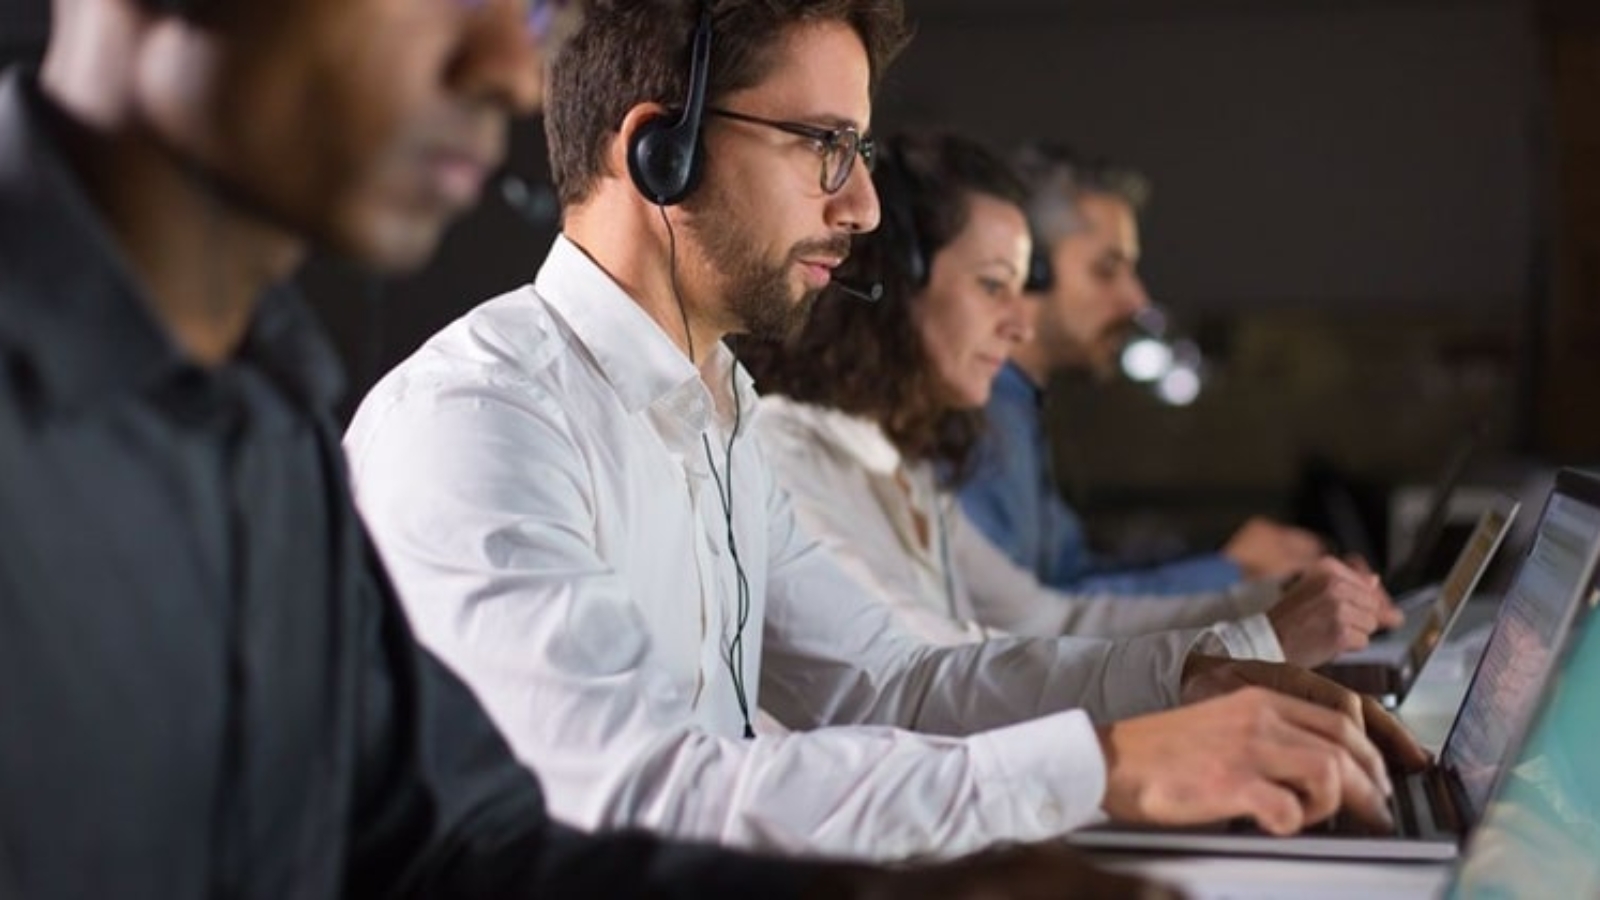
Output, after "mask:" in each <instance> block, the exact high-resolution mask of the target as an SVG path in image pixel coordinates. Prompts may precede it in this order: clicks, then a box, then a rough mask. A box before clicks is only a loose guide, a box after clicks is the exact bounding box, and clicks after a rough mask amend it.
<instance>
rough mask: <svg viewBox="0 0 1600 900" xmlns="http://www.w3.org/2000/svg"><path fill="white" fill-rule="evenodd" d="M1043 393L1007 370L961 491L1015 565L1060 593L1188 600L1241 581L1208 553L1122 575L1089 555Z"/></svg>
mask: <svg viewBox="0 0 1600 900" xmlns="http://www.w3.org/2000/svg"><path fill="white" fill-rule="evenodd" d="M1042 407H1043V394H1042V393H1041V391H1040V390H1039V388H1038V387H1036V386H1035V385H1034V384H1033V382H1032V381H1030V380H1029V379H1028V376H1027V375H1025V374H1023V372H1022V370H1021V369H1019V368H1017V367H1016V365H1015V364H1012V363H1007V364H1006V366H1005V368H1003V369H1001V370H1000V375H999V376H998V377H997V378H996V379H995V383H994V393H993V394H992V395H991V396H990V398H989V406H988V410H987V413H988V427H987V431H986V433H985V434H984V438H983V442H982V443H981V444H980V445H979V448H978V454H977V463H976V465H975V466H974V468H973V474H972V478H971V480H969V481H968V482H967V483H966V485H965V486H964V487H962V489H961V505H962V507H963V508H964V509H965V510H966V513H967V516H968V518H970V519H971V520H972V521H973V522H974V523H976V524H977V526H978V528H980V529H981V530H982V531H983V533H984V534H985V535H987V536H988V538H989V540H990V541H992V542H993V543H994V544H995V546H997V547H999V548H1000V549H1001V550H1002V551H1003V552H1004V553H1005V554H1006V555H1007V556H1009V557H1011V559H1012V561H1014V562H1015V563H1017V565H1019V566H1022V567H1023V568H1025V569H1029V570H1031V571H1032V572H1033V573H1034V574H1035V575H1036V576H1037V577H1038V579H1039V581H1040V582H1042V583H1044V584H1048V585H1050V586H1051V587H1054V588H1058V589H1060V590H1070V591H1082V592H1106V593H1114V594H1191V593H1199V592H1201V591H1211V590H1220V589H1223V588H1226V587H1229V586H1230V585H1233V584H1235V583H1237V582H1238V581H1240V580H1241V579H1242V578H1243V573H1242V572H1240V570H1239V567H1238V566H1236V565H1234V564H1233V563H1232V562H1231V561H1229V560H1228V559H1227V558H1226V557H1224V556H1221V555H1219V554H1207V555H1202V556H1194V557H1188V558H1185V559H1180V560H1175V561H1173V562H1169V563H1164V564H1161V565H1157V566H1148V567H1144V568H1137V569H1132V568H1120V569H1119V568H1118V567H1117V566H1116V565H1115V564H1114V563H1112V562H1111V561H1108V560H1103V559H1099V558H1097V557H1096V556H1095V554H1094V553H1093V552H1092V551H1091V550H1090V549H1089V545H1088V540H1087V538H1086V537H1085V535H1084V530H1083V521H1082V520H1081V519H1080V518H1079V517H1078V514H1077V513H1075V512H1073V510H1072V508H1071V507H1069V506H1067V504H1066V502H1065V501H1063V500H1062V499H1061V492H1060V490H1059V488H1058V487H1057V485H1056V482H1055V477H1054V474H1053V473H1052V472H1051V468H1050V446H1049V443H1048V441H1047V440H1046V437H1045V431H1044V422H1043V420H1042V418H1041V416H1040V412H1041V410H1042Z"/></svg>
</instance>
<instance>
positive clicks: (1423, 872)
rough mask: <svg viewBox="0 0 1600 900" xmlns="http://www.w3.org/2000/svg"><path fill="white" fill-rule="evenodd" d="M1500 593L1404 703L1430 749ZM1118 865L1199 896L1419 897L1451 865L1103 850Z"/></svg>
mask: <svg viewBox="0 0 1600 900" xmlns="http://www.w3.org/2000/svg"><path fill="white" fill-rule="evenodd" d="M1498 600H1499V598H1486V599H1484V600H1479V599H1476V598H1475V599H1474V600H1473V601H1472V602H1471V603H1469V604H1468V605H1467V608H1466V609H1464V610H1462V613H1461V621H1459V622H1457V623H1456V627H1455V628H1454V629H1452V631H1451V637H1450V639H1449V640H1448V641H1447V642H1446V643H1445V644H1444V646H1442V647H1440V648H1439V650H1438V651H1437V652H1435V653H1434V654H1433V658H1431V659H1429V660H1428V664H1427V665H1426V666H1425V667H1424V668H1423V670H1422V673H1421V674H1420V675H1419V676H1418V677H1417V683H1416V684H1415V685H1413V686H1412V689H1411V693H1410V694H1409V695H1407V697H1406V699H1405V702H1404V703H1402V704H1401V705H1400V709H1399V715H1400V719H1401V721H1403V722H1405V723H1406V725H1407V726H1408V727H1410V728H1411V730H1412V733H1413V734H1415V735H1416V736H1417V739H1418V740H1420V741H1421V742H1422V743H1423V744H1424V745H1425V746H1427V747H1428V748H1430V749H1432V750H1435V751H1437V750H1438V748H1439V747H1440V746H1442V745H1443V744H1444V740H1445V737H1446V736H1448V734H1449V732H1450V724H1451V722H1452V721H1454V719H1455V713H1456V708H1457V707H1459V706H1460V705H1461V697H1462V695H1463V694H1465V693H1466V690H1467V681H1468V680H1469V679H1470V678H1471V676H1472V670H1473V668H1474V667H1475V666H1476V665H1477V662H1478V657H1479V656H1480V655H1482V653H1483V646H1484V641H1485V640H1486V639H1487V637H1488V630H1489V625H1490V623H1491V622H1492V621H1493V619H1494V614H1495V610H1496V609H1497V608H1498V606H1499V603H1498ZM1094 858H1095V859H1096V860H1097V861H1099V862H1101V863H1103V864H1105V865H1106V866H1109V867H1110V868H1113V869H1119V870H1122V871H1126V872H1137V873H1139V874H1142V875H1148V876H1150V877H1152V878H1158V879H1161V880H1163V881H1166V882H1169V883H1171V884H1175V885H1178V886H1180V887H1182V888H1183V889H1184V890H1185V891H1187V892H1188V893H1189V894H1190V896H1192V897H1196V898H1209V900H1224V898H1227V900H1234V898H1246V897H1249V898H1286V900H1287V898H1293V900H1320V898H1328V900H1334V898H1338V900H1345V898H1348V897H1350V896H1351V895H1352V894H1356V893H1358V894H1359V895H1360V896H1361V898H1362V900H1422V898H1432V897H1435V896H1437V895H1438V894H1439V893H1440V891H1441V890H1442V889H1443V888H1444V886H1445V882H1446V880H1447V879H1448V877H1449V874H1450V866H1449V865H1448V864H1446V863H1364V862H1340V861H1330V860H1304V859H1279V858H1261V857H1240V856H1197V855H1187V854H1161V853H1120V852H1118V853H1112V852H1098V853H1095V854H1094Z"/></svg>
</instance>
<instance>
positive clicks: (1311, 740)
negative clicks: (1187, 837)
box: [1100, 687, 1393, 834]
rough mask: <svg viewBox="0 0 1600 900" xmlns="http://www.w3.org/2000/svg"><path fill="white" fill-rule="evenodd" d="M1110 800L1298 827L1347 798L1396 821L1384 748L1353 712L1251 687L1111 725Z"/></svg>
mask: <svg viewBox="0 0 1600 900" xmlns="http://www.w3.org/2000/svg"><path fill="white" fill-rule="evenodd" d="M1100 744H1101V746H1102V747H1103V748H1104V750H1105V756H1106V773H1107V774H1106V797H1105V802H1104V804H1103V805H1104V808H1105V811H1106V813H1107V814H1108V815H1110V816H1111V817H1112V818H1114V819H1120V820H1124V821H1131V822H1158V823H1162V824H1167V825H1191V824H1199V823H1204V822H1215V821H1219V820H1224V819H1232V818H1236V817H1240V816H1248V817H1250V818H1252V819H1254V820H1255V821H1256V824H1258V825H1259V826H1260V827H1261V828H1262V830H1264V831H1268V832H1271V833H1273V834H1293V833H1295V832H1297V831H1299V830H1300V829H1302V828H1304V827H1305V826H1307V825H1309V824H1312V823H1315V822H1318V821H1321V820H1323V819H1326V818H1328V817H1329V816H1331V815H1333V814H1334V813H1335V812H1337V811H1338V810H1339V809H1340V808H1341V807H1344V808H1348V809H1350V810H1351V811H1352V812H1354V813H1355V814H1356V815H1358V816H1360V817H1361V818H1362V819H1363V820H1364V821H1367V822H1368V823H1370V824H1372V825H1374V826H1376V827H1379V828H1385V829H1390V828H1392V827H1393V822H1392V821H1391V820H1390V817H1389V812H1388V796H1389V794H1390V792H1391V787H1390V784H1389V778H1388V774H1387V773H1386V772H1385V770H1384V764H1383V757H1382V755H1381V754H1379V752H1378V750H1377V748H1375V747H1374V746H1373V745H1372V743H1371V742H1369V741H1368V740H1367V738H1366V737H1365V736H1364V735H1363V734H1362V733H1361V729H1360V727H1359V726H1358V725H1357V724H1356V723H1355V722H1353V721H1351V719H1350V717H1349V716H1347V715H1343V714H1341V713H1339V712H1335V711H1334V710H1331V709H1327V708H1324V707H1321V706H1317V705H1315V704H1313V703H1308V702H1306V701H1304V700H1299V699H1296V698H1294V697H1290V696H1286V695H1284V694H1280V693H1277V692H1275V691H1271V690H1268V689H1266V688H1260V687H1252V688H1246V689H1244V690H1240V691H1235V692H1233V693H1229V694H1227V695H1226V696H1222V697H1216V698H1213V699H1210V700H1206V701H1203V702H1200V703H1196V704H1194V705H1192V706H1184V707H1180V708H1178V709H1175V710H1172V711H1169V712H1164V713H1157V714H1155V715H1149V716H1141V717H1139V718H1135V719H1128V720H1126V721H1122V722H1118V723H1116V724H1114V725H1112V726H1110V727H1109V728H1106V729H1104V730H1103V731H1102V732H1101V734H1100Z"/></svg>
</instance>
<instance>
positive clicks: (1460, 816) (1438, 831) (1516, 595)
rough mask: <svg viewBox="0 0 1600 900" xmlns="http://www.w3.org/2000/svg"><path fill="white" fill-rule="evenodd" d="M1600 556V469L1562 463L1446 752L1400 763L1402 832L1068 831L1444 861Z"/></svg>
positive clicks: (1484, 795) (1154, 846)
mask: <svg viewBox="0 0 1600 900" xmlns="http://www.w3.org/2000/svg"><path fill="white" fill-rule="evenodd" d="M1597 563H1600V480H1596V479H1595V478H1593V477H1591V476H1588V475H1584V474H1582V473H1579V472H1575V471H1570V470H1568V471H1563V472H1562V473H1561V474H1560V475H1559V476H1557V479H1556V485H1555V489H1554V490H1553V491H1552V492H1551V494H1550V498H1549V499H1548V500H1547V501H1546V503H1545V508H1544V512H1543V514H1542V515H1541V516H1540V519H1539V525H1538V529H1537V531H1536V534H1535V536H1534V540H1533V544H1532V546H1530V547H1529V549H1528V552H1527V555H1526V556H1524V558H1523V560H1522V564H1521V566H1520V567H1519V569H1518V571H1517V574H1516V577H1515V578H1514V579H1513V581H1512V584H1511V587H1510V589H1509V590H1508V591H1507V592H1506V597H1505V600H1504V601H1502V603H1501V605H1500V610H1499V614H1498V615H1497V616H1496V619H1495V626H1494V631H1493V632H1492V633H1491V634H1490V636H1489V641H1488V644H1487V645H1486V646H1485V648H1484V651H1483V656H1482V658H1481V659H1480V660H1479V662H1478V667H1477V669H1476V670H1475V671H1474V672H1473V675H1472V680H1471V682H1470V683H1469V684H1468V686H1467V691H1466V695H1465V696H1464V697H1463V698H1462V701H1461V707H1460V709H1459V710H1458V711H1457V713H1456V718H1455V723H1454V725H1452V726H1451V729H1450V736H1449V737H1448V738H1446V740H1445V742H1444V746H1443V748H1442V749H1441V750H1440V753H1439V760H1438V762H1437V763H1436V764H1435V765H1433V766H1431V767H1429V768H1428V769H1426V770H1424V771H1422V772H1414V773H1401V772H1396V773H1394V774H1393V779H1392V780H1393V781H1394V785H1395V792H1394V800H1393V807H1394V808H1393V810H1392V812H1393V813H1394V819H1395V822H1396V832H1395V833H1393V834H1372V833H1368V832H1365V831H1364V830H1363V829H1361V828H1360V827H1359V826H1351V825H1347V824H1346V823H1345V822H1343V821H1341V818H1342V817H1336V818H1335V819H1334V820H1331V821H1330V822H1327V823H1323V824H1321V825H1318V826H1314V827H1313V828H1312V829H1308V830H1307V831H1305V832H1303V833H1301V834H1298V835H1294V836H1291V837H1275V836H1272V835H1268V834H1265V833H1263V832H1261V831H1259V830H1257V829H1255V827H1254V825H1253V824H1252V823H1249V822H1242V821H1235V822H1227V823H1218V824H1215V825H1211V826H1201V827H1185V828H1170V827H1168V828H1163V827H1153V826H1130V825H1124V824H1120V823H1108V824H1106V825H1101V826H1096V827H1092V828H1085V829H1082V830H1079V831H1076V832H1073V833H1072V834H1070V835H1068V836H1067V838H1068V840H1069V841H1071V842H1072V843H1074V844H1076V845H1078V846H1080V847H1084V848H1092V849H1115V850H1160V851H1183V852H1199V853H1242V854H1253V855H1265V856H1302V857H1326V858H1343V859H1368V860H1380V859H1391V860H1407V859H1410V860H1430V859H1431V860H1445V859H1451V858H1453V857H1455V856H1456V855H1457V853H1458V852H1459V849H1460V846H1461V842H1462V839H1463V838H1464V837H1465V836H1466V835H1467V834H1468V833H1469V832H1470V831H1471V829H1472V826H1473V825H1474V824H1476V822H1477V820H1478V819H1479V818H1480V816H1481V814H1482V812H1483V809H1484V806H1485V804H1486V803H1487V801H1488V798H1489V793H1490V791H1491V789H1492V787H1493V782H1494V777H1495V773H1496V772H1497V771H1498V769H1499V766H1500V764H1501V762H1502V761H1503V760H1505V759H1506V758H1507V755H1508V752H1509V751H1510V749H1511V747H1512V745H1513V744H1514V743H1516V742H1517V739H1518V738H1519V736H1520V735H1521V734H1522V733H1523V730H1524V729H1525V727H1526V725H1527V720H1528V718H1529V716H1530V715H1531V712H1532V710H1533V707H1534V705H1535V702H1536V700H1537V698H1538V695H1539V692H1540V690H1541V689H1542V688H1543V686H1544V682H1545V681H1546V680H1547V678H1548V676H1549V674H1550V673H1551V671H1552V670H1553V668H1554V664H1555V657H1556V655H1557V650H1558V649H1559V648H1560V647H1561V646H1562V644H1563V639H1564V637H1565V635H1566V634H1567V632H1568V630H1569V629H1570V628H1571V627H1572V625H1573V622H1574V621H1575V620H1576V619H1578V618H1579V617H1580V616H1581V615H1582V613H1583V612H1585V611H1587V609H1588V604H1587V603H1585V602H1583V601H1584V600H1585V599H1586V598H1587V597H1588V596H1589V594H1590V593H1591V591H1592V590H1593V585H1594V580H1595V570H1596V566H1597Z"/></svg>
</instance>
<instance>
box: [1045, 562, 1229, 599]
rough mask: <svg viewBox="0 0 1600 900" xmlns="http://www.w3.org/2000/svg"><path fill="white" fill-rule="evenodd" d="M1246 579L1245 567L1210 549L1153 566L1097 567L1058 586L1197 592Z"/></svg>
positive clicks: (1130, 591) (1127, 591)
mask: <svg viewBox="0 0 1600 900" xmlns="http://www.w3.org/2000/svg"><path fill="white" fill-rule="evenodd" d="M1243 580H1245V579H1244V571H1243V570H1241V569H1240V568H1239V566H1238V565H1237V564H1236V563H1234V562H1233V560H1230V559H1228V558H1227V557H1226V556H1223V555H1222V554H1220V553H1207V554H1201V555H1198V556H1189V557H1184V558H1182V559H1175V560H1171V561H1170V562H1163V563H1157V564H1154V565H1149V566H1139V567H1130V568H1120V569H1119V568H1115V567H1109V566H1108V567H1104V568H1096V569H1094V570H1092V571H1089V572H1086V573H1084V574H1083V575H1080V576H1079V577H1078V578H1076V579H1075V580H1072V581H1068V582H1066V583H1063V584H1058V585H1054V586H1055V587H1058V588H1061V589H1063V590H1075V591H1083V592H1088V593H1093V592H1103V593H1109V594H1194V593H1200V592H1203V591H1223V590H1227V589H1229V588H1231V587H1233V586H1235V585H1237V584H1238V583H1239V582H1241V581H1243Z"/></svg>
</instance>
